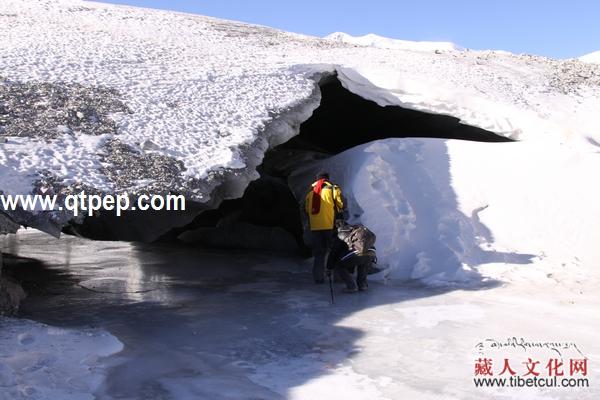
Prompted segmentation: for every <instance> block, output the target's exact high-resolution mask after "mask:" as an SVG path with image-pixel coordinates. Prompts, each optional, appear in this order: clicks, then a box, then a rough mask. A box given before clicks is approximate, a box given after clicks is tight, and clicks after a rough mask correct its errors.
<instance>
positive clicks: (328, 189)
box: [305, 181, 344, 231]
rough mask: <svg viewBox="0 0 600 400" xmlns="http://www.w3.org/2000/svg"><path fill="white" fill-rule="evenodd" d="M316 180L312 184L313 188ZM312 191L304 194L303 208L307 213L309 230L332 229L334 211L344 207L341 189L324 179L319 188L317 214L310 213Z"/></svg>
mask: <svg viewBox="0 0 600 400" xmlns="http://www.w3.org/2000/svg"><path fill="white" fill-rule="evenodd" d="M316 185H317V182H315V183H313V184H312V187H313V188H314V187H315V186H316ZM312 198H313V191H312V190H311V191H310V192H308V193H307V194H306V201H305V209H306V213H307V214H308V220H309V222H310V230H311V231H323V230H326V229H333V225H334V219H335V213H336V211H341V210H342V209H343V208H344V203H343V201H342V190H341V189H340V188H339V186H335V185H332V184H331V183H329V182H327V181H325V183H324V184H323V187H322V189H321V208H320V210H319V213H318V214H312V212H311V210H312V200H313V199H312Z"/></svg>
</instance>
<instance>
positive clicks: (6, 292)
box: [0, 254, 26, 315]
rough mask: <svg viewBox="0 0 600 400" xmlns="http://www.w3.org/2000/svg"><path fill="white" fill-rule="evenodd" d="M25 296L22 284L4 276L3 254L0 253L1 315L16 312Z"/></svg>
mask: <svg viewBox="0 0 600 400" xmlns="http://www.w3.org/2000/svg"><path fill="white" fill-rule="evenodd" d="M25 296H26V295H25V292H24V291H23V288H22V287H21V286H19V285H18V284H16V283H15V282H13V281H11V280H9V279H7V278H6V277H3V276H2V255H1V254H0V315H12V314H15V313H16V312H17V311H18V310H19V304H20V303H21V300H23V299H24V298H25Z"/></svg>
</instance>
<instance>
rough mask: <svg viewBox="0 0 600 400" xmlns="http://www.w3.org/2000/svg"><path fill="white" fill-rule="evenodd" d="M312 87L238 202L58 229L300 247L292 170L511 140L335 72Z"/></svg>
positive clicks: (97, 235) (108, 236) (91, 220)
mask: <svg viewBox="0 0 600 400" xmlns="http://www.w3.org/2000/svg"><path fill="white" fill-rule="evenodd" d="M319 87H320V90H321V96H322V97H321V104H320V106H319V107H318V108H317V109H316V110H315V111H314V113H313V115H312V116H311V117H310V118H309V119H308V120H306V121H304V122H303V123H302V124H301V126H300V129H299V134H298V135H297V136H295V137H293V138H292V139H291V140H289V141H287V142H285V143H283V144H281V145H279V146H276V147H275V148H272V149H270V150H269V151H268V152H267V153H266V154H265V157H264V160H263V163H262V164H261V165H260V166H259V167H258V171H259V173H260V175H261V178H260V179H258V180H256V181H254V182H251V183H250V185H249V186H248V188H247V190H246V191H245V193H244V196H243V197H242V198H241V199H229V200H225V201H223V202H222V203H221V204H220V206H219V207H218V208H216V209H212V210H207V209H206V207H204V206H202V205H201V204H199V203H194V202H188V210H187V211H185V212H177V213H173V212H147V211H146V212H135V211H134V212H131V211H129V212H127V213H126V215H125V216H124V217H116V216H114V215H112V214H109V213H102V214H100V215H98V216H94V217H87V218H86V219H85V220H84V221H83V223H81V224H73V225H72V226H70V227H68V228H66V229H65V232H66V233H76V234H78V235H81V236H85V237H89V238H92V239H102V240H142V241H154V240H157V239H159V238H160V239H162V240H173V239H176V238H180V239H183V240H184V241H187V242H194V243H200V244H204V245H207V246H217V247H250V248H272V249H277V250H292V249H296V248H299V249H301V250H302V251H306V248H305V247H304V243H303V240H302V222H301V215H300V214H301V213H300V210H301V202H302V199H296V198H295V197H294V196H293V194H292V191H291V190H290V189H289V188H288V186H287V178H288V176H289V175H290V174H291V173H292V172H294V171H295V170H296V169H297V168H299V167H304V166H306V164H307V163H310V162H311V161H312V160H322V159H325V158H327V157H329V156H331V155H335V154H338V153H341V152H343V151H345V150H348V149H350V148H353V147H355V146H358V145H360V144H364V143H368V142H371V141H374V140H379V139H386V138H403V137H434V138H445V139H462V140H475V141H485V142H507V141H511V140H510V139H508V138H506V137H504V136H499V135H496V134H494V133H493V132H490V131H486V130H484V129H481V128H476V127H473V126H469V125H465V124H462V123H460V121H459V120H458V119H457V118H454V117H451V116H446V115H439V114H430V113H425V112H421V111H415V110H410V109H406V108H402V107H398V106H386V107H382V106H379V105H377V104H376V103H375V102H373V101H370V100H366V99H364V98H362V97H360V96H358V95H356V94H354V93H352V92H350V91H349V90H347V89H346V88H344V87H343V85H342V83H341V82H340V80H339V79H338V78H337V76H335V75H331V76H328V77H326V78H323V79H321V81H320V82H319ZM174 214H177V215H174ZM190 232H191V233H190Z"/></svg>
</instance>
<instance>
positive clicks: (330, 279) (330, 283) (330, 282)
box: [329, 274, 334, 304]
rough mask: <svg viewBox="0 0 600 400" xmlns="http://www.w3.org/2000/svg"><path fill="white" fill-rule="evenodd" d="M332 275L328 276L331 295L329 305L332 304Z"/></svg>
mask: <svg viewBox="0 0 600 400" xmlns="http://www.w3.org/2000/svg"><path fill="white" fill-rule="evenodd" d="M331 275H332V274H329V292H330V293H331V304H334V301H333V279H332V277H331Z"/></svg>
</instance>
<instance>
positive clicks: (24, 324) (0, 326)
mask: <svg viewBox="0 0 600 400" xmlns="http://www.w3.org/2000/svg"><path fill="white" fill-rule="evenodd" d="M122 349H123V345H122V344H121V342H119V341H118V340H117V339H116V338H115V337H114V336H112V335H110V334H109V333H107V332H105V331H102V330H99V329H84V330H80V329H64V328H58V327H52V326H48V325H45V324H40V323H37V322H34V321H28V320H24V319H21V320H17V319H11V318H5V317H0V399H2V400H20V399H23V400H25V399H61V400H62V399H64V400H88V399H89V400H91V399H94V396H93V395H92V393H93V392H94V391H95V390H97V389H98V387H100V385H101V384H102V381H103V380H104V378H105V376H106V373H107V368H106V366H105V365H104V364H103V362H102V358H103V357H108V356H110V355H112V354H115V353H118V352H119V351H121V350H122Z"/></svg>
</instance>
